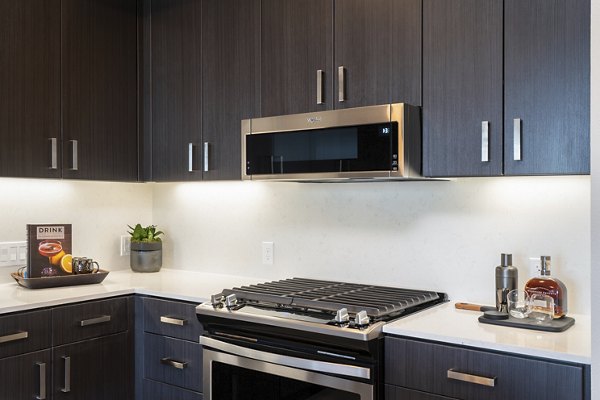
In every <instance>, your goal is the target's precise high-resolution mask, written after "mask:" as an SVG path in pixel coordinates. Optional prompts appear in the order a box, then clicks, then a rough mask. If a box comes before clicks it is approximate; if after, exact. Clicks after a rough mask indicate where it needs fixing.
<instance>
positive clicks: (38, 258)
mask: <svg viewBox="0 0 600 400" xmlns="http://www.w3.org/2000/svg"><path fill="white" fill-rule="evenodd" d="M71 232H72V229H71V224H27V277H28V278H40V277H45V276H59V275H70V274H71V272H70V268H71V267H70V265H68V266H67V265H64V266H63V265H62V264H65V262H62V263H61V261H63V258H65V256H66V255H70V254H71V252H72V247H71V246H72V243H71V239H72V236H71ZM68 259H70V257H67V258H65V261H66V260H68Z"/></svg>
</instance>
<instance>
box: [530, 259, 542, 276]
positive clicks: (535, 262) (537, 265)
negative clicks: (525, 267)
mask: <svg viewBox="0 0 600 400" xmlns="http://www.w3.org/2000/svg"><path fill="white" fill-rule="evenodd" d="M541 270H542V264H541V262H540V258H539V257H529V276H530V277H534V276H539V275H540V271H541Z"/></svg>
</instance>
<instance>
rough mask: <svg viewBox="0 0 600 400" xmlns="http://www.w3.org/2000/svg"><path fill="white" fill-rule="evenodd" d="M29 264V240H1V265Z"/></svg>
mask: <svg viewBox="0 0 600 400" xmlns="http://www.w3.org/2000/svg"><path fill="white" fill-rule="evenodd" d="M24 265H27V242H0V267H22V266H24Z"/></svg>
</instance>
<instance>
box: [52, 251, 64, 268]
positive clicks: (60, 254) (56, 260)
mask: <svg viewBox="0 0 600 400" xmlns="http://www.w3.org/2000/svg"><path fill="white" fill-rule="evenodd" d="M64 256H65V252H64V251H63V250H61V251H59V252H58V253H56V254H55V255H53V256H51V257H49V258H50V264H52V265H59V264H60V260H62V258H63V257H64Z"/></svg>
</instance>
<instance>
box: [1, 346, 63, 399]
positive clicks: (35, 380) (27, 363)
mask: <svg viewBox="0 0 600 400" xmlns="http://www.w3.org/2000/svg"><path fill="white" fill-rule="evenodd" d="M51 361H52V355H51V351H50V350H44V351H38V352H35V353H28V354H24V355H20V356H15V357H8V358H4V359H2V360H0V399H2V400H23V399H36V398H37V399H40V398H42V397H44V396H43V395H44V393H45V394H46V397H45V398H47V399H50V397H51V395H50V394H51V390H52V389H51V388H52V385H51V380H50V377H51V376H52V369H51V368H52V363H51Z"/></svg>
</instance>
